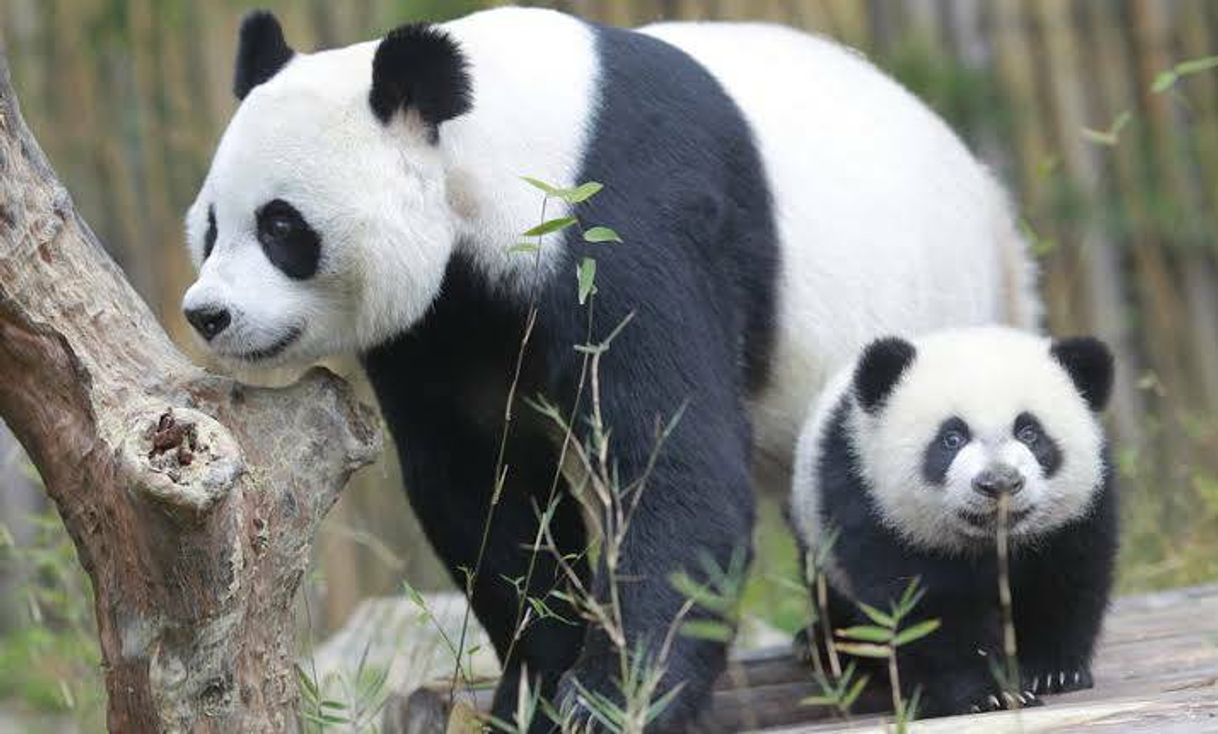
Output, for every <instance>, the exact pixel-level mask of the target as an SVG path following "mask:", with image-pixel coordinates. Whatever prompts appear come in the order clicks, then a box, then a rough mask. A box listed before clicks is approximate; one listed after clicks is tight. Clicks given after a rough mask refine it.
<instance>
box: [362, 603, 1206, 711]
mask: <svg viewBox="0 0 1218 734" xmlns="http://www.w3.org/2000/svg"><path fill="white" fill-rule="evenodd" d="M949 632H950V631H949ZM1094 667H1095V671H1094V672H1095V679H1096V687H1095V688H1093V689H1092V690H1090V691H1080V692H1077V693H1071V694H1065V695H1061V696H1049V697H1047V698H1046V702H1047V703H1048V705H1047V706H1044V707H1038V708H1035V709H1028V710H1025V711H1020V712H1000V713H996V714H983V715H978V716H968V717H951V718H947V719H936V720H933V721H927V722H920V723H919V724H918V725H917V726H916V727H915V730H916V731H920V732H938V731H965V732H967V731H978V732H982V731H984V732H992V731H993V732H1002V731H1012V732H1014V731H1022V732H1042V731H1088V732H1106V731H1129V732H1156V733H1157V732H1175V731H1197V729H1198V727H1199V726H1209V727H1212V728H1214V729H1216V730H1218V585H1211V586H1200V587H1193V588H1188V589H1176V590H1172V591H1166V592H1159V593H1155V594H1147V595H1142V596H1136V597H1129V598H1125V599H1118V600H1117V601H1116V602H1115V603H1114V604H1113V607H1112V611H1111V613H1110V614H1109V617H1108V620H1107V623H1106V625H1105V631H1104V635H1103V638H1102V639H1101V641H1100V647H1099V651H1098V654H1097V657H1096V662H1095V666H1094ZM484 683H485V682H484ZM814 692H815V688H814V685H813V683H812V676H811V670H810V669H809V668H808V667H807V666H806V665H804V664H803V663H800V662H798V661H796V660H795V659H793V658H792V657H791V655H790V650H789V649H788V648H786V647H776V648H766V649H761V650H753V651H749V652H746V653H743V654H740V655H738V656H736V657H735V658H734V659H733V662H732V667H731V668H730V669H729V671H728V672H727V673H725V674H724V675H723V677H722V678H720V679H719V681H718V683H717V684H716V686H715V694H714V699H713V702H712V705H711V708H710V709H709V710H708V711H707V712H706V714H704V716H703V717H702V719H701V720H700V721H699V723H698V725H697V727H696V730H697V731H699V732H731V731H744V730H749V729H771V730H777V731H791V732H794V731H803V732H830V731H840V730H841V728H842V724H843V722H842V721H841V720H840V719H836V718H833V715H832V712H830V711H828V710H827V709H824V708H818V707H808V706H801V705H799V701H800V700H801V699H803V698H806V697H807V696H810V695H812V694H813V693H814ZM490 702H491V691H490V688H489V687H483V688H479V689H477V690H474V691H472V692H471V691H467V690H462V691H458V692H457V694H456V695H455V705H453V706H451V707H450V706H449V693H448V684H447V682H437V683H435V684H433V685H429V686H425V687H423V688H420V689H418V690H416V691H414V692H413V693H411V694H410V695H408V696H400V697H395V698H394V699H392V700H391V701H390V702H389V704H388V705H387V706H386V719H385V726H384V731H385V732H386V734H394V733H395V732H411V734H431V733H432V732H442V731H450V732H460V731H470V730H472V729H470V728H469V727H470V726H471V724H472V723H473V722H475V721H476V718H475V717H476V713H475V712H478V711H482V712H485V711H486V710H487V708H488V707H489V706H490ZM888 703H889V695H888V691H887V690H885V689H884V688H883V687H877V688H875V689H870V690H868V691H866V692H864V694H863V695H862V696H861V697H860V698H859V700H858V702H857V703H856V704H855V707H854V710H855V713H856V714H859V715H860V716H858V717H856V718H855V719H853V720H852V722H851V727H850V728H851V731H857V732H872V731H876V732H879V731H887V729H886V728H885V725H886V724H885V722H886V719H885V718H884V717H878V716H870V717H866V716H863V715H866V714H869V713H870V714H875V713H878V712H882V711H885V710H886V706H887V704H888ZM783 727H787V728H785V729H784V728H783Z"/></svg>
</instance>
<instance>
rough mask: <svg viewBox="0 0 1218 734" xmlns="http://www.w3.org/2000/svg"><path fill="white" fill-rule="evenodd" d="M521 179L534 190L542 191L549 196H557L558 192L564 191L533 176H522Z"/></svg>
mask: <svg viewBox="0 0 1218 734" xmlns="http://www.w3.org/2000/svg"><path fill="white" fill-rule="evenodd" d="M521 178H522V179H524V181H525V182H526V183H527V184H528V185H530V186H532V187H533V188H535V189H541V190H542V191H544V192H546V194H547V195H548V196H555V195H557V194H558V192H560V191H562V189H560V188H558V187H557V186H555V185H553V184H548V183H546V182H545V181H542V180H541V179H537V178H533V177H532V176H521Z"/></svg>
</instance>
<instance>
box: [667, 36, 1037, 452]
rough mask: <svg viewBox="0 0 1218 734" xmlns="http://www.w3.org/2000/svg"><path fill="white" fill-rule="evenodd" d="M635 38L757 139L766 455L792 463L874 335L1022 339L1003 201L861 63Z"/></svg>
mask: <svg viewBox="0 0 1218 734" xmlns="http://www.w3.org/2000/svg"><path fill="white" fill-rule="evenodd" d="M644 31H645V32H647V33H650V34H652V35H655V36H658V37H660V38H662V39H664V40H666V41H669V42H670V43H672V44H674V45H676V46H678V47H680V48H682V49H684V50H685V51H686V52H688V53H689V54H690V55H691V56H693V57H694V58H695V59H697V60H698V61H699V62H701V63H702V64H703V65H705V66H706V67H707V68H708V69H709V70H710V71H711V72H712V73H713V74H714V75H715V76H716V77H717V78H718V79H719V80H720V82H721V83H722V84H723V86H724V87H725V88H726V89H727V91H728V92H729V94H730V95H731V96H732V97H733V98H734V99H735V100H736V102H737V104H739V105H740V107H741V109H742V110H743V111H744V114H745V116H746V117H747V119H748V120H749V122H750V124H751V125H752V127H753V130H754V133H755V135H756V137H757V140H758V142H759V143H760V147H761V152H762V155H763V160H764V164H765V167H766V170H767V174H768V178H769V181H770V190H771V192H772V193H773V197H774V207H775V212H776V214H777V224H778V232H779V235H780V239H781V253H782V259H783V268H782V274H781V282H780V286H779V294H778V296H779V315H778V329H779V331H778V333H777V335H776V337H777V339H776V348H775V352H774V360H773V363H772V370H773V373H772V374H773V380H772V381H771V385H770V387H769V389H768V390H766V391H765V392H764V393H763V394H762V395H760V396H759V397H758V398H757V400H756V401H755V405H754V418H755V431H756V434H757V439H758V444H759V451H760V453H761V454H762V456H763V458H766V459H769V460H771V461H775V462H778V463H780V464H783V465H785V464H787V463H788V462H789V458H788V457H789V456H790V451H791V447H792V446H794V444H795V440H796V436H797V435H798V431H799V428H800V426H801V425H802V423H803V420H804V417H805V411H806V408H807V406H808V404H809V400H810V399H811V398H812V397H813V396H815V395H816V394H817V393H818V392H819V391H820V390H821V388H822V387H823V386H824V384H825V381H826V380H827V378H828V377H829V375H831V374H832V373H833V371H834V370H836V369H837V368H838V367H839V366H841V365H842V364H843V363H845V362H846V360H848V359H850V358H851V357H852V356H853V355H854V354H855V353H856V352H857V350H858V349H859V348H860V347H861V346H862V345H863V344H865V343H866V342H868V341H870V340H871V339H873V338H875V337H878V336H881V335H883V334H888V333H910V334H917V333H921V332H923V331H927V330H929V329H933V328H936V327H941V326H949V325H951V326H959V325H968V324H985V323H995V322H1005V323H1014V324H1017V325H1020V326H1026V327H1031V326H1033V321H1034V319H1035V318H1036V315H1037V305H1036V304H1037V302H1038V301H1037V298H1036V296H1035V295H1034V292H1033V278H1032V268H1031V265H1030V262H1029V260H1028V258H1027V255H1026V254H1025V252H1024V247H1023V243H1022V242H1021V240H1020V238H1019V237H1018V235H1017V234H1016V231H1015V229H1014V226H1015V225H1014V219H1013V217H1012V215H1011V212H1010V209H1009V207H1008V205H1007V203H1006V201H1005V197H1004V195H1003V193H1002V191H1001V190H1000V189H999V187H998V186H997V185H996V184H995V182H994V181H993V179H992V177H991V176H990V175H989V173H988V172H987V171H986V170H985V168H984V167H983V166H982V165H981V164H980V163H978V162H977V160H976V159H975V158H974V157H973V156H972V155H971V154H969V152H968V151H967V150H966V149H965V147H964V145H963V144H962V143H961V142H960V140H959V138H957V137H956V136H955V135H954V134H953V133H952V131H951V130H949V129H948V127H947V126H946V125H945V124H944V123H943V122H942V120H940V119H939V118H938V117H936V116H935V115H934V114H933V113H932V112H930V110H929V109H927V108H926V106H925V105H923V104H922V103H921V102H920V101H918V100H917V99H916V98H915V97H913V96H912V95H911V94H909V93H908V92H907V91H906V90H905V89H903V88H902V87H900V86H899V85H898V84H896V83H895V82H894V81H893V80H891V79H890V78H889V77H887V76H885V75H884V74H882V73H881V72H879V71H878V70H877V69H876V68H875V67H874V66H872V65H871V64H870V63H868V62H867V61H866V59H865V58H864V57H863V56H862V54H860V53H859V52H857V51H854V50H852V49H849V48H846V47H844V46H841V45H839V44H837V43H835V42H833V41H830V40H826V39H824V38H819V37H815V36H809V35H807V34H804V33H800V32H797V31H794V30H791V29H789V28H784V27H782V26H775V25H765V24H756V23H665V24H660V25H654V26H649V27H647V28H645V29H644Z"/></svg>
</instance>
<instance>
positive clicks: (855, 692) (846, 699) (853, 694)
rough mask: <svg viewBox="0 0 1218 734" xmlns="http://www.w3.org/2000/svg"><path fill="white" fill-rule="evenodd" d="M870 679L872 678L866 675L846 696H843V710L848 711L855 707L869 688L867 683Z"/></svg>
mask: <svg viewBox="0 0 1218 734" xmlns="http://www.w3.org/2000/svg"><path fill="white" fill-rule="evenodd" d="M870 679H871V678H870V676H866V675H864V676H861V677H860V678H859V679H858V680H856V681H855V682H854V685H853V686H851V687H850V690H849V691H847V692H846V695H845V696H842V708H844V709H848V708H850V707H851V706H853V705H854V702H855V701H856V700H858V697H859V694H860V693H862V692H863V689H864V688H866V687H867V681H868V680H870Z"/></svg>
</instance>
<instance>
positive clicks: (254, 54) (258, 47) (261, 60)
mask: <svg viewBox="0 0 1218 734" xmlns="http://www.w3.org/2000/svg"><path fill="white" fill-rule="evenodd" d="M294 53H295V52H294V51H292V49H291V47H290V46H288V44H287V42H286V41H285V40H284V38H283V28H281V27H280V26H279V20H278V19H276V18H275V15H274V14H273V13H271V12H270V11H269V10H252V11H250V12H249V13H247V14H246V16H245V18H244V19H243V20H242V21H241V30H240V32H239V34H238V38H237V64H236V70H235V71H234V73H233V94H235V95H237V99H245V95H247V94H249V93H250V90H251V89H253V88H254V87H256V86H258V85H259V84H262V83H263V82H265V81H266V80H267V79H270V78H271V77H273V76H275V75H276V74H278V73H279V70H280V69H282V68H283V67H284V65H286V64H287V63H288V62H289V61H291V60H292V56H293V54H294Z"/></svg>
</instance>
